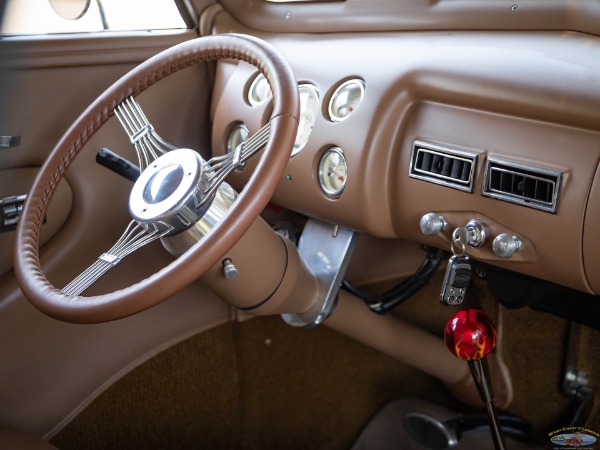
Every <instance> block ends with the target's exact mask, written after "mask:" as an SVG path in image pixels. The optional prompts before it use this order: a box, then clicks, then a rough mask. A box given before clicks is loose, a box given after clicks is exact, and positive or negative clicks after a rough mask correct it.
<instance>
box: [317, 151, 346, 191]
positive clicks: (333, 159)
mask: <svg viewBox="0 0 600 450" xmlns="http://www.w3.org/2000/svg"><path fill="white" fill-rule="evenodd" d="M347 172H348V166H347V165H346V158H345V157H344V153H343V152H342V150H341V149H340V148H339V147H332V148H330V149H327V151H326V152H325V153H324V154H323V156H322V157H321V161H319V184H320V185H321V189H323V192H325V194H326V195H327V196H328V197H331V198H339V197H340V196H341V195H342V192H344V188H345V187H346V174H347Z"/></svg>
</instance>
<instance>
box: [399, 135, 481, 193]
mask: <svg viewBox="0 0 600 450" xmlns="http://www.w3.org/2000/svg"><path fill="white" fill-rule="evenodd" d="M476 165H477V155H474V154H472V153H466V152H462V151H459V150H454V149H450V148H446V147H440V146H438V145H434V144H429V143H427V142H422V141H415V143H414V145H413V151H412V155H411V160H410V174H409V175H410V176H411V177H412V178H418V179H420V180H425V181H429V182H431V183H436V184H441V185H444V186H448V187H451V188H454V189H460V190H462V191H467V192H473V178H474V174H475V167H476Z"/></svg>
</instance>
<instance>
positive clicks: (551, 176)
mask: <svg viewBox="0 0 600 450" xmlns="http://www.w3.org/2000/svg"><path fill="white" fill-rule="evenodd" d="M562 176H563V174H562V173H561V172H555V171H553V170H547V169H540V168H538V167H531V166H526V165H523V164H518V163H512V162H507V161H501V160H498V159H494V158H488V161H487V164H486V168H485V177H484V180H483V195H486V196H488V197H493V198H497V199H500V200H504V201H507V202H512V203H517V204H519V205H523V206H528V207H530V208H536V209H540V210H542V211H547V212H551V213H555V212H556V206H557V202H558V194H559V191H560V186H561V183H562Z"/></svg>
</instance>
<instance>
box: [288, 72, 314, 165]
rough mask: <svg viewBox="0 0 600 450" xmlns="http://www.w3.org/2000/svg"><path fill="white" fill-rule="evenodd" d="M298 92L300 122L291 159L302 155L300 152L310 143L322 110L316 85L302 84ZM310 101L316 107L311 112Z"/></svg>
mask: <svg viewBox="0 0 600 450" xmlns="http://www.w3.org/2000/svg"><path fill="white" fill-rule="evenodd" d="M298 91H299V93H300V121H299V124H298V134H297V135H296V141H295V142H294V148H293V149H292V155H291V157H293V156H296V155H297V154H298V153H300V151H301V150H302V149H303V148H304V147H305V146H306V144H307V143H308V139H309V138H310V135H311V133H312V130H313V128H314V126H315V123H316V121H317V115H318V114H319V111H320V110H321V99H320V97H319V90H318V89H317V87H316V86H315V85H314V84H310V83H300V84H299V85H298ZM310 101H312V103H313V104H314V105H313V107H311V109H310V110H308V109H307V107H308V106H309V103H308V102H310Z"/></svg>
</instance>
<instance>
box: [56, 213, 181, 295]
mask: <svg viewBox="0 0 600 450" xmlns="http://www.w3.org/2000/svg"><path fill="white" fill-rule="evenodd" d="M171 230H172V228H171V227H161V228H159V227H157V226H155V225H153V224H147V226H142V225H140V224H139V223H137V222H136V221H135V220H132V221H131V222H130V223H129V225H128V226H127V228H126V229H125V232H124V233H123V234H122V235H121V237H120V238H119V240H118V241H117V242H116V243H115V245H113V246H112V248H111V249H110V250H109V251H107V252H106V253H103V254H102V255H100V256H99V257H98V259H97V260H96V261H94V263H92V264H91V265H90V266H89V267H88V268H87V269H85V270H84V271H83V272H82V273H81V274H79V275H78V276H77V277H76V278H75V279H74V280H73V281H71V282H70V283H69V284H68V285H66V286H65V287H64V288H62V289H61V291H62V292H63V293H64V294H67V295H73V296H76V295H80V294H81V293H82V292H84V291H85V290H86V289H87V288H89V287H90V286H91V285H92V284H94V283H95V282H96V281H98V280H99V279H100V278H101V277H102V276H103V275H104V274H105V273H106V272H108V271H109V270H110V269H112V268H113V267H115V266H117V265H118V264H119V263H120V262H121V261H122V260H123V258H125V257H126V256H128V255H130V254H132V253H133V252H134V251H136V250H139V249H140V248H142V247H144V246H145V245H147V244H149V243H150V242H153V241H155V240H157V239H160V238H161V237H163V236H165V235H167V234H168V233H170V232H171Z"/></svg>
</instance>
